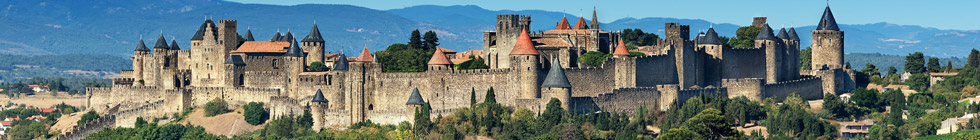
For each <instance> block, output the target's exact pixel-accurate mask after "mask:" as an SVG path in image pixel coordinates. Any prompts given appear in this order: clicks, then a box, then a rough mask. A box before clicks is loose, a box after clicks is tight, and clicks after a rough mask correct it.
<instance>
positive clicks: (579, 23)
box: [572, 17, 589, 30]
mask: <svg viewBox="0 0 980 140" xmlns="http://www.w3.org/2000/svg"><path fill="white" fill-rule="evenodd" d="M572 29H575V30H582V29H589V25H588V24H586V23H585V18H582V17H578V21H577V22H575V27H574V28H572Z"/></svg>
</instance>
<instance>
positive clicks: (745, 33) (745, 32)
mask: <svg viewBox="0 0 980 140" xmlns="http://www.w3.org/2000/svg"><path fill="white" fill-rule="evenodd" d="M760 30H762V28H759V27H754V26H743V27H740V28H738V30H736V31H735V35H736V37H735V38H733V39H732V40H731V41H728V44H729V46H732V47H734V48H755V37H756V36H758V35H759V31H760Z"/></svg>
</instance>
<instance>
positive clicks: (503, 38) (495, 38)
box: [483, 15, 531, 68]
mask: <svg viewBox="0 0 980 140" xmlns="http://www.w3.org/2000/svg"><path fill="white" fill-rule="evenodd" d="M530 25H531V16H521V15H497V25H496V32H494V33H492V34H484V41H486V42H484V43H483V44H486V45H484V46H483V50H485V52H484V53H485V54H483V55H484V56H486V57H485V58H487V59H486V60H487V61H486V63H487V65H488V66H490V68H510V67H511V64H510V62H511V61H510V57H508V54H509V52H511V51H513V49H514V43H515V42H514V41H516V40H517V37H518V35H520V34H521V30H522V29H525V28H528V27H530Z"/></svg>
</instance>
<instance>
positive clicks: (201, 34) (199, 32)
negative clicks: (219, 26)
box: [191, 19, 218, 40]
mask: <svg viewBox="0 0 980 140" xmlns="http://www.w3.org/2000/svg"><path fill="white" fill-rule="evenodd" d="M208 26H210V27H211V29H215V28H216V27H215V26H216V25H214V21H211V19H206V20H204V23H201V27H200V28H197V33H194V37H191V40H204V33H205V32H207V29H208ZM212 33H214V37H218V33H217V32H212Z"/></svg>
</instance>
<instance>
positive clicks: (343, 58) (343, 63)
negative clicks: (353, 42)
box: [330, 53, 350, 71]
mask: <svg viewBox="0 0 980 140" xmlns="http://www.w3.org/2000/svg"><path fill="white" fill-rule="evenodd" d="M348 63H349V62H347V55H344V53H340V54H339V55H338V56H337V61H334V62H333V69H330V70H331V71H347V69H348V65H350V64H348Z"/></svg>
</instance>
